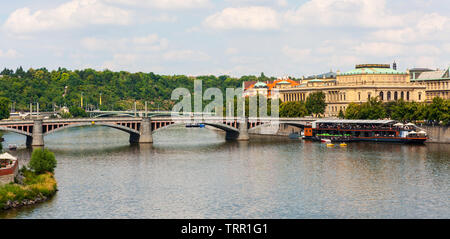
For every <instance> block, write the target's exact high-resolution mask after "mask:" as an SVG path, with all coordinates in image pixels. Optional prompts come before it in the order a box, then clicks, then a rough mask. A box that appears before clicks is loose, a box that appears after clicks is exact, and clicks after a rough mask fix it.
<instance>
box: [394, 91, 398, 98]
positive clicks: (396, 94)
mask: <svg viewBox="0 0 450 239" xmlns="http://www.w3.org/2000/svg"><path fill="white" fill-rule="evenodd" d="M394 100H398V93H397V91H396V92H394Z"/></svg>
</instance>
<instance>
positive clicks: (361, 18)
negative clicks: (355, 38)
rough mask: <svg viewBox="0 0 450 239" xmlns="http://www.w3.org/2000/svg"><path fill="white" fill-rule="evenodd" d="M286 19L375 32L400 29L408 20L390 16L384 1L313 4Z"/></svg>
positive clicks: (343, 0)
mask: <svg viewBox="0 0 450 239" xmlns="http://www.w3.org/2000/svg"><path fill="white" fill-rule="evenodd" d="M285 18H286V19H287V20H288V21H289V22H291V23H294V24H304V25H320V26H359V27H375V28H378V27H390V26H399V25H400V26H401V25H404V24H405V20H406V17H404V16H396V15H394V14H392V13H391V12H389V10H388V8H387V7H386V1H385V0H310V1H308V2H306V3H305V4H303V5H301V6H300V7H299V8H298V9H296V10H294V11H288V12H287V13H286V14H285Z"/></svg>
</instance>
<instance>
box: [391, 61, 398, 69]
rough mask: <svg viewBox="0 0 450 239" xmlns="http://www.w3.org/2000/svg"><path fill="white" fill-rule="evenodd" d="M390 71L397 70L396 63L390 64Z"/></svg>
mask: <svg viewBox="0 0 450 239" xmlns="http://www.w3.org/2000/svg"><path fill="white" fill-rule="evenodd" d="M392 69H394V70H397V63H395V61H394V63H393V64H392Z"/></svg>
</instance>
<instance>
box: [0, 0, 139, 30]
mask: <svg viewBox="0 0 450 239" xmlns="http://www.w3.org/2000/svg"><path fill="white" fill-rule="evenodd" d="M130 22H131V13H130V12H129V11H126V10H122V9H120V8H117V7H112V6H108V5H106V4H104V3H102V2H101V1H100V0H72V1H70V2H67V3H64V4H62V5H59V6H57V7H56V8H53V9H44V10H37V11H34V12H32V11H31V9H29V8H20V9H17V10H15V11H14V12H13V13H11V14H10V15H9V17H8V19H7V20H6V22H5V24H4V25H3V27H4V29H5V30H6V31H8V32H10V33H14V34H27V33H32V32H39V31H46V30H63V29H68V28H77V27H83V26H86V25H107V24H113V25H126V24H129V23H130Z"/></svg>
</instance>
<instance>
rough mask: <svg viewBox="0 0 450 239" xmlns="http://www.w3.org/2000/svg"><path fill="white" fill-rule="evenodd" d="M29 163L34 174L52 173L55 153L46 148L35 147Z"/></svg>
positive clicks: (54, 166) (54, 165)
mask: <svg viewBox="0 0 450 239" xmlns="http://www.w3.org/2000/svg"><path fill="white" fill-rule="evenodd" d="M29 165H30V168H31V169H32V170H33V171H34V172H35V173H36V174H42V173H45V172H50V173H53V171H54V170H55V168H56V159H55V155H54V154H53V153H52V152H51V151H49V150H48V149H41V148H37V149H35V150H33V153H32V154H31V160H30V164H29Z"/></svg>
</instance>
